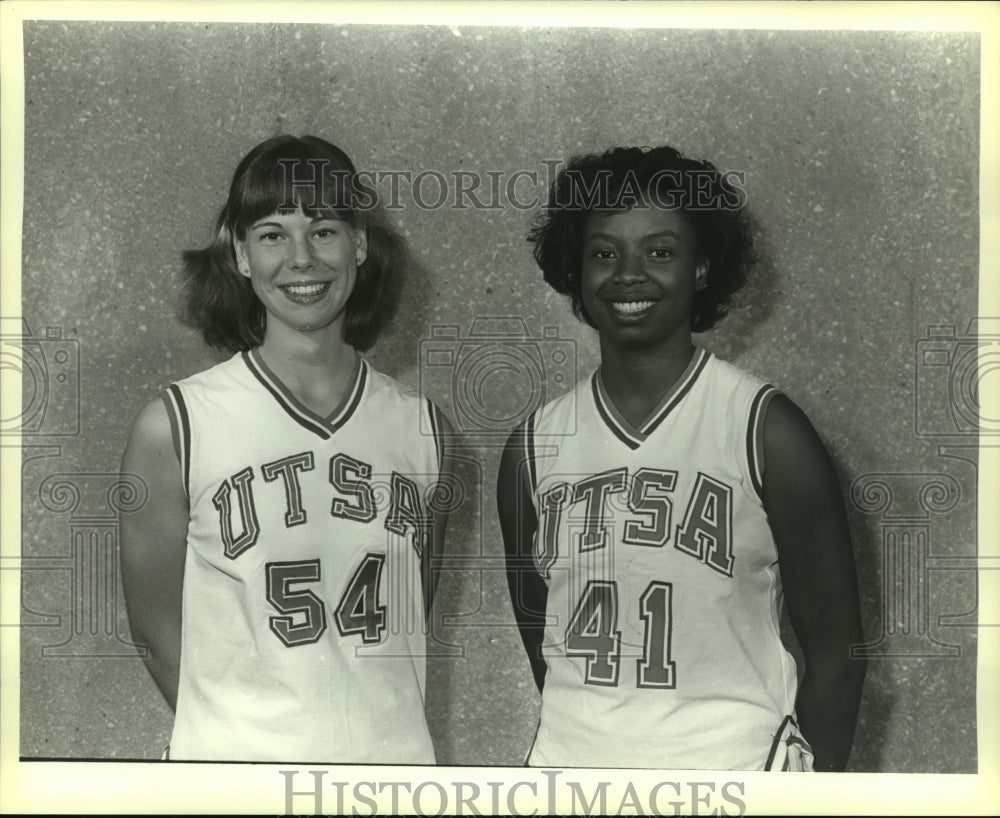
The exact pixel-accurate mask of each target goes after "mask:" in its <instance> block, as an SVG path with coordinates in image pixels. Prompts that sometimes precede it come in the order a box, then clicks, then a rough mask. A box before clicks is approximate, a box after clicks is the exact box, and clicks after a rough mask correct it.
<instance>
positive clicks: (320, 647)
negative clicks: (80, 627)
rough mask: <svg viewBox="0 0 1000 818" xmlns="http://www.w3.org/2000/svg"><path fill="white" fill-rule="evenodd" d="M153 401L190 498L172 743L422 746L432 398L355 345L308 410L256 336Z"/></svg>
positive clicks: (358, 754) (268, 751)
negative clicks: (251, 346) (326, 412)
mask: <svg viewBox="0 0 1000 818" xmlns="http://www.w3.org/2000/svg"><path fill="white" fill-rule="evenodd" d="M164 400H165V402H166V404H167V408H168V414H169V416H170V418H171V422H172V426H173V430H174V433H175V447H176V449H177V452H178V457H179V459H180V463H181V472H182V476H183V479H184V483H185V488H186V490H187V493H188V499H189V504H190V524H189V527H188V538H187V556H186V561H185V571H184V589H183V593H184V600H183V617H182V649H181V666H180V679H179V685H178V694H177V712H176V717H175V720H174V730H173V734H172V737H171V744H170V757H171V758H172V759H195V760H202V759H204V760H245V761H276V762H318V763H333V762H368V763H407V764H429V763H433V762H434V751H433V747H432V744H431V739H430V735H429V733H428V730H427V725H426V722H425V719H424V709H423V693H424V678H425V659H424V657H425V651H426V647H425V628H424V595H423V592H422V587H423V586H422V580H421V561H422V557H423V556H424V555H425V553H426V550H427V549H428V548H430V544H429V536H430V530H431V529H430V517H429V514H428V505H427V501H428V497H429V493H430V492H431V491H433V487H434V485H435V484H436V482H437V480H438V477H439V470H440V440H439V436H438V435H437V434H426V433H425V432H426V430H428V429H430V430H439V429H440V425H439V416H438V414H437V410H436V408H435V407H434V406H433V405H432V404H430V403H429V402H427V401H424V400H421V399H420V398H418V397H417V396H415V395H412V394H409V393H408V392H406V391H405V390H403V389H402V388H401V387H400V386H399V385H398V384H396V383H395V381H393V380H392V379H390V378H388V377H386V376H384V375H382V374H380V373H378V372H376V371H375V370H374V369H372V367H371V366H370V365H369V364H368V363H367V362H365V361H363V360H360V361H359V365H358V368H357V370H356V372H355V376H354V379H353V382H352V384H351V386H350V388H349V389H348V392H347V395H346V397H345V399H344V401H343V402H342V404H341V406H340V407H339V408H338V409H336V410H335V411H334V412H333V413H332V414H331V415H330V416H328V417H320V416H319V415H317V414H315V413H313V412H311V411H310V410H309V409H308V408H306V407H305V406H303V405H302V404H300V403H299V402H298V401H297V400H296V399H295V397H294V396H293V395H292V394H291V392H290V391H289V390H288V389H287V388H286V387H285V386H284V385H283V384H282V383H281V381H280V380H279V379H278V377H277V376H276V375H275V374H274V373H273V372H272V371H270V370H269V369H268V367H267V365H266V364H265V363H264V361H263V359H262V358H261V357H260V356H259V354H258V353H257V352H256V350H254V351H251V352H247V353H240V354H237V355H236V356H234V357H233V358H231V359H230V360H228V361H226V362H224V363H222V364H219V365H218V366H216V367H213V368H212V369H209V370H207V371H206V372H202V373H200V374H198V375H194V376H192V377H191V378H188V379H186V380H183V381H180V382H179V383H176V384H173V385H172V386H171V387H169V388H168V389H167V390H166V391H165V392H164Z"/></svg>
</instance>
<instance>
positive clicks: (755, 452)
mask: <svg viewBox="0 0 1000 818" xmlns="http://www.w3.org/2000/svg"><path fill="white" fill-rule="evenodd" d="M779 394H781V393H780V392H779V391H778V390H777V389H775V388H774V387H773V386H771V384H764V385H763V386H761V387H760V388H759V389H758V390H757V394H756V395H754V397H753V401H752V402H751V404H750V418H749V421H748V422H747V441H746V447H747V467H748V468H749V470H750V480H751V482H752V483H753V488H754V491H755V492H756V493H757V496H758V497H759V498H760V499H761V500H763V499H764V419H765V417H766V416H767V407H768V404H769V403H770V402H771V399H772V398H774V396H775V395H779Z"/></svg>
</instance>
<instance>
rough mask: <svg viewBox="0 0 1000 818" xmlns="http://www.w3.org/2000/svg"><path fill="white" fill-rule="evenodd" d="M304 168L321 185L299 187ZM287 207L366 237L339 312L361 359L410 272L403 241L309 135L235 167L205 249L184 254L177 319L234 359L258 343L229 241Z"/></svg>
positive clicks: (246, 286) (346, 168)
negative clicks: (329, 216)
mask: <svg viewBox="0 0 1000 818" xmlns="http://www.w3.org/2000/svg"><path fill="white" fill-rule="evenodd" d="M309 165H312V166H313V168H314V171H313V172H314V173H319V174H325V176H324V177H323V180H324V182H327V183H328V184H305V183H302V181H301V179H302V178H303V177H304V178H306V179H310V177H309V173H310V170H309ZM289 167H291V168H293V169H294V172H293V173H289V172H288V168H289ZM312 179H319V177H318V176H315V175H314V176H313V177H312ZM338 185H340V186H339V187H338ZM345 186H346V187H345ZM310 193H311V194H312V195H311V196H310ZM317 196H318V197H319V198H317ZM290 203H294V204H295V205H296V206H298V207H302V208H303V209H304V210H305V211H306V212H307V213H310V214H316V213H334V214H335V215H336V216H337V218H339V219H342V220H343V221H344V222H346V223H348V224H350V225H351V226H352V227H354V228H356V229H359V230H364V231H365V233H366V235H367V237H368V253H367V258H366V259H365V261H364V263H363V264H361V265H360V266H359V267H358V274H357V280H356V281H355V284H354V290H353V291H352V292H351V295H350V297H349V298H348V300H347V304H346V306H345V308H344V340H345V341H346V342H347V343H348V344H350V345H351V346H353V347H354V348H355V349H357V350H360V351H362V352H363V351H365V350H367V349H369V348H371V346H372V345H373V344H374V343H375V341H376V339H377V338H378V336H379V334H380V333H381V332H382V330H383V329H384V328H385V327H386V326H387V325H388V323H389V321H391V319H392V317H393V315H394V314H395V311H396V308H397V305H398V303H399V298H400V292H401V289H402V284H403V278H404V276H405V275H406V271H407V268H408V265H409V254H408V250H407V246H406V242H405V241H404V239H403V237H402V236H400V235H399V234H398V233H397V232H395V231H393V230H391V229H389V226H388V225H387V224H386V222H385V216H384V213H383V212H382V211H381V209H380V208H379V207H378V203H377V201H376V197H375V192H374V190H372V189H371V188H370V187H366V186H364V185H363V184H362V183H361V182H360V181H359V179H358V178H357V171H356V169H355V167H354V163H353V162H352V161H351V159H350V158H349V157H348V156H347V154H346V153H344V152H343V151H342V150H341V149H340V148H338V147H337V146H336V145H333V144H331V143H330V142H327V141H325V140H323V139H320V138H319V137H316V136H302V137H295V136H288V135H283V136H276V137H272V138H271V139H266V140H264V141H263V142H261V143H260V144H259V145H257V146H256V147H254V148H253V149H252V150H251V151H250V152H249V153H248V154H247V155H246V156H244V157H243V159H242V160H241V161H240V163H239V165H237V167H236V170H235V172H234V173H233V179H232V182H231V184H230V188H229V197H228V199H227V201H226V204H225V205H224V206H223V207H222V210H221V212H220V213H219V217H218V219H217V221H216V225H215V236H214V238H213V239H212V241H211V243H210V244H209V245H208V246H207V247H205V248H203V249H199V250H187V251H185V252H184V254H183V259H184V267H183V277H184V285H185V287H184V300H183V304H182V308H181V319H182V320H183V321H184V323H185V324H187V325H188V326H191V327H193V328H194V329H197V330H199V331H200V332H201V334H202V337H203V338H204V339H205V342H206V343H207V344H208V345H209V346H213V347H218V348H221V349H226V350H229V351H230V352H240V351H245V350H248V349H251V348H252V347H255V346H259V345H260V344H261V343H263V341H264V334H265V332H266V330H267V313H266V311H265V310H264V305H263V304H261V302H260V300H259V299H258V298H257V296H256V295H255V294H254V291H253V287H252V286H251V284H250V280H249V279H248V278H245V277H244V276H242V275H240V273H239V271H238V270H237V266H236V256H235V251H234V248H233V240H234V238H235V239H239V240H240V241H242V240H243V239H245V238H246V234H247V230H248V228H249V227H250V226H251V225H252V224H253V223H254V222H255V221H256V220H258V219H260V218H262V217H263V216H267V215H269V214H271V213H274V212H276V211H277V210H279V209H287V206H288V205H289V204H290Z"/></svg>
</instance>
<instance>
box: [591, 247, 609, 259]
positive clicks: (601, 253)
mask: <svg viewBox="0 0 1000 818" xmlns="http://www.w3.org/2000/svg"><path fill="white" fill-rule="evenodd" d="M591 255H592V256H593V258H596V259H598V260H599V261H610V260H611V259H613V258H615V251H614V250H607V249H600V250H594V252H593V253H592V254H591Z"/></svg>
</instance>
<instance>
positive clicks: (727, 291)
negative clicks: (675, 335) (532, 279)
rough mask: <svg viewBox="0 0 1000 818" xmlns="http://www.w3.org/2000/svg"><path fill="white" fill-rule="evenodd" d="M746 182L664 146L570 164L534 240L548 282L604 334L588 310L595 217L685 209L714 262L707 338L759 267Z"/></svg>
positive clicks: (699, 304) (700, 310) (701, 305)
mask: <svg viewBox="0 0 1000 818" xmlns="http://www.w3.org/2000/svg"><path fill="white" fill-rule="evenodd" d="M742 181H743V179H742V176H741V175H740V174H736V173H733V172H726V173H720V172H719V171H718V170H717V169H716V167H715V165H713V164H712V163H711V162H708V161H704V160H696V159H688V158H687V157H685V156H684V155H683V154H681V153H680V152H679V151H678V150H676V149H675V148H672V147H670V146H669V145H663V146H660V147H656V148H648V147H642V148H640V147H616V148H610V149H609V150H607V151H605V152H604V153H594V154H587V155H584V156H576V157H573V158H572V159H570V161H569V163H568V164H567V165H566V167H564V168H563V169H561V170H560V171H559V173H558V175H557V176H556V179H555V181H553V183H552V186H551V189H550V191H549V198H548V201H547V202H546V203H545V207H544V211H543V213H542V215H541V217H540V218H539V220H538V222H537V223H536V224H535V226H534V227H532V229H531V231H530V233H529V234H528V241H529V242H530V243H532V244H533V245H534V250H533V252H534V256H535V260H536V261H537V262H538V266H539V267H541V269H542V274H543V275H544V277H545V280H546V281H547V282H548V283H549V285H551V286H552V287H553V289H555V290H556V292H559V293H562V294H563V295H568V296H569V297H570V299H571V301H572V305H573V312H574V313H575V314H576V316H577V317H578V318H580V319H582V320H583V321H586V322H587V323H588V324H590V326H592V327H596V324H595V323H594V321H593V319H592V318H591V317H590V316H589V315H588V314H587V311H586V309H585V307H584V305H583V295H582V281H581V273H582V266H583V240H584V231H585V229H586V226H587V219H588V218H589V217H590V215H591V213H593V212H595V211H607V210H612V211H613V210H622V209H627V208H629V207H635V206H638V207H644V206H649V207H662V208H665V209H673V210H677V211H678V212H681V213H683V214H684V216H685V217H686V218H687V219H688V221H689V223H690V224H691V226H692V228H693V229H694V231H695V235H696V236H697V240H698V250H699V255H701V256H703V257H705V258H707V259H708V276H707V279H706V282H705V287H704V289H702V290H700V291H698V292H697V293H696V294H695V298H694V304H693V306H692V310H691V329H692V331H693V332H704V331H705V330H707V329H711V328H712V327H714V326H715V325H716V324H717V323H718V322H719V321H721V320H722V318H724V317H725V315H726V314H727V313H728V312H729V309H730V307H731V305H732V299H733V296H734V295H736V293H737V292H739V290H740V289H741V288H742V287H743V286H744V284H746V280H747V274H748V272H749V270H750V268H751V267H752V266H753V264H754V261H755V256H754V251H753V236H752V233H751V228H750V220H749V215H748V213H747V212H746V208H745V205H746V194H745V191H744V190H743V188H742Z"/></svg>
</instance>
